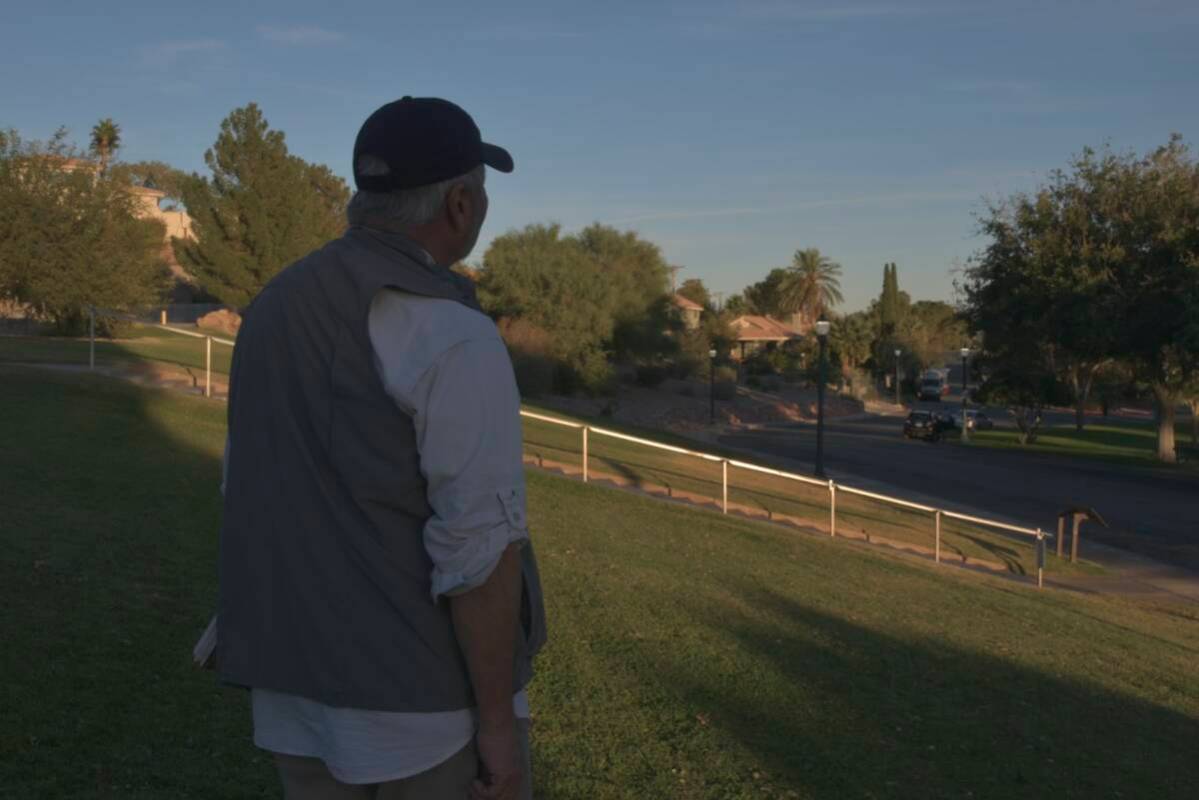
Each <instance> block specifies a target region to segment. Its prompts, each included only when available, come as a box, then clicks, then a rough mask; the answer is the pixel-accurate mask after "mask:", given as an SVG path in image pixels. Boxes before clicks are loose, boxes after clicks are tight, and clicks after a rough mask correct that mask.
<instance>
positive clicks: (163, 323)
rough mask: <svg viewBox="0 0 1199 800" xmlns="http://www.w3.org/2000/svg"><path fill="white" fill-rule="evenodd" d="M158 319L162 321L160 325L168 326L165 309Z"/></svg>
mask: <svg viewBox="0 0 1199 800" xmlns="http://www.w3.org/2000/svg"><path fill="white" fill-rule="evenodd" d="M158 318H159V319H160V320H161V323H160V324H162V325H166V324H167V310H166V309H165V308H164V309H163V310H162V314H161V315H159V317H158Z"/></svg>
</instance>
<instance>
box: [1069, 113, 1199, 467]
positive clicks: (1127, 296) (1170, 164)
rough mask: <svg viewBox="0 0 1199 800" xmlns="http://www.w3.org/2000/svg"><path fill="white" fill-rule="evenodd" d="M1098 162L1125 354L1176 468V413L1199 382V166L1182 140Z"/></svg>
mask: <svg viewBox="0 0 1199 800" xmlns="http://www.w3.org/2000/svg"><path fill="white" fill-rule="evenodd" d="M1086 156H1091V154H1090V153H1089V152H1088V153H1086V154H1084V157H1086ZM1092 160H1093V161H1095V162H1096V164H1095V166H1096V169H1095V171H1096V173H1097V174H1098V175H1099V176H1100V178H1101V180H1097V181H1096V191H1095V193H1096V194H1097V195H1098V199H1097V202H1096V209H1097V213H1100V214H1102V218H1103V220H1104V222H1105V223H1106V225H1107V227H1108V228H1109V229H1110V231H1111V233H1110V236H1111V240H1110V246H1111V258H1110V264H1111V268H1112V269H1111V271H1112V273H1113V276H1114V288H1115V292H1114V296H1115V297H1116V298H1118V299H1119V303H1118V304H1116V305H1115V311H1116V313H1117V316H1116V317H1115V320H1114V321H1115V322H1116V324H1117V325H1118V326H1119V327H1118V328H1117V330H1120V331H1121V334H1122V336H1121V342H1120V349H1121V351H1122V353H1123V354H1125V355H1127V357H1128V358H1129V361H1130V363H1131V364H1132V365H1133V367H1134V369H1135V370H1136V372H1137V375H1138V377H1139V378H1140V379H1141V380H1143V381H1144V382H1145V383H1147V384H1148V385H1149V387H1150V389H1151V390H1152V392H1153V395H1154V398H1155V399H1156V404H1157V422H1158V431H1157V457H1158V459H1160V460H1162V461H1167V462H1173V461H1175V460H1176V454H1175V451H1174V418H1175V409H1176V407H1177V405H1178V403H1179V402H1180V401H1181V400H1182V399H1183V398H1185V397H1186V396H1187V394H1188V389H1189V388H1190V387H1192V386H1193V383H1194V381H1195V380H1196V379H1197V376H1199V163H1197V162H1196V161H1195V160H1194V158H1193V157H1192V156H1191V154H1190V151H1189V149H1188V148H1187V147H1186V145H1185V144H1184V143H1183V141H1182V139H1181V137H1180V136H1178V135H1177V134H1175V135H1173V136H1171V137H1170V140H1169V141H1168V142H1167V143H1166V144H1165V145H1163V146H1162V147H1159V148H1157V149H1156V150H1154V151H1153V152H1151V153H1149V154H1148V155H1146V156H1144V157H1143V158H1136V157H1135V156H1132V155H1125V156H1114V155H1112V154H1111V153H1105V154H1104V155H1103V156H1102V157H1100V158H1097V159H1092ZM1101 321H1102V322H1104V323H1105V324H1109V325H1110V324H1111V322H1112V320H1107V319H1105V320H1101Z"/></svg>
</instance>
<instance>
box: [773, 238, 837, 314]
mask: <svg viewBox="0 0 1199 800" xmlns="http://www.w3.org/2000/svg"><path fill="white" fill-rule="evenodd" d="M840 276H841V265H840V264H837V263H836V262H834V261H831V260H830V259H829V258H828V257H827V256H825V255H823V254H822V253H821V252H820V251H819V250H818V249H816V248H815V247H809V248H807V249H806V250H796V251H795V254H794V255H793V256H792V257H791V266H790V267H788V268H787V276H786V279H785V280H784V281H783V283H782V285H781V286H780V287H779V294H780V308H781V309H782V310H783V311H784V312H786V313H788V314H799V315H800V316H801V317H803V318H805V319H807V320H808V321H814V320H816V319H818V318H819V317H820V316H821V315H822V314H824V313H825V312H827V311H828V310H829V309H831V308H832V307H833V306H835V305H837V304H838V303H841V302H842V301H843V300H844V299H845V298H844V297H842V295H841V280H840Z"/></svg>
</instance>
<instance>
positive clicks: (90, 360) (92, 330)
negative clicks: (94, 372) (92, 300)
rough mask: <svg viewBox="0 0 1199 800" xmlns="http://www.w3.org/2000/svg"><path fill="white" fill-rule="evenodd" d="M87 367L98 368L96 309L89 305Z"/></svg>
mask: <svg viewBox="0 0 1199 800" xmlns="http://www.w3.org/2000/svg"><path fill="white" fill-rule="evenodd" d="M87 340H88V348H87V368H88V369H95V368H96V309H95V307H94V306H88V307H87Z"/></svg>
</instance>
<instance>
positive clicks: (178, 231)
mask: <svg viewBox="0 0 1199 800" xmlns="http://www.w3.org/2000/svg"><path fill="white" fill-rule="evenodd" d="M129 192H130V194H132V195H133V196H134V198H135V199H136V200H137V204H138V206H137V207H138V211H139V213H140V214H141V215H142V216H143V217H149V218H151V219H157V220H160V221H161V222H162V223H163V224H164V225H165V226H166V229H167V242H168V243H169V242H170V241H171V239H194V238H195V236H194V235H193V234H192V228H191V223H192V221H191V217H189V216H188V215H187V212H186V211H163V210H162V208H161V205H160V204H161V203H162V199H163V198H164V197H166V196H167V193H166V192H164V191H162V190H161V189H149V188H147V187H145V186H130V187H129Z"/></svg>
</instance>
